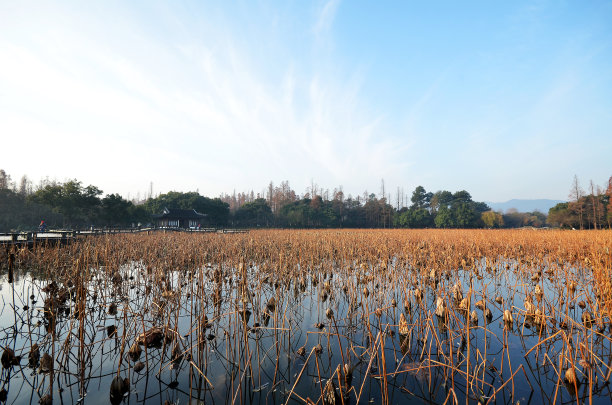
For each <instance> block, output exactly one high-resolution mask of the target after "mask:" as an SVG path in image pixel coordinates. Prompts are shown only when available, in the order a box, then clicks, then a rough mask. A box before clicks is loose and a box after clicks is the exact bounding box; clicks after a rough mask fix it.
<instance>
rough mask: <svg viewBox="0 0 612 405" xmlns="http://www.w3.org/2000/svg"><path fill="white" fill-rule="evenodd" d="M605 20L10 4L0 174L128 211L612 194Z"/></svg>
mask: <svg viewBox="0 0 612 405" xmlns="http://www.w3.org/2000/svg"><path fill="white" fill-rule="evenodd" d="M610 21H612V2H610V1H607V2H605V1H589V2H562V1H558V2H548V1H536V2H520V1H517V2H484V1H483V2H454V1H449V2H409V1H398V2H369V1H337V0H331V1H313V2H308V1H294V2H284V1H283V2H280V1H279V2H268V1H257V2H256V1H241V2H205V1H193V2H169V1H168V2H150V1H141V2H136V1H133V2H121V1H104V2H102V1H99V2H81V1H74V2H70V1H62V2H47V1H45V2H30V1H23V2H21V1H20V2H12V1H0V136H1V137H2V145H0V168H3V169H4V170H6V171H7V172H8V173H10V174H11V175H12V176H13V177H14V178H19V177H20V176H21V175H23V174H27V175H28V176H29V177H30V178H31V179H32V180H34V182H37V181H38V180H39V179H41V178H43V177H46V176H49V177H50V178H56V179H58V180H60V181H63V180H65V179H68V178H75V177H76V178H78V179H79V180H81V181H83V182H84V183H85V184H94V185H97V186H98V187H100V188H101V189H103V190H104V192H105V193H111V192H119V193H121V194H123V195H124V196H128V194H129V195H130V196H131V197H134V196H135V195H136V193H137V192H140V193H141V194H144V192H145V191H146V190H147V188H148V185H149V182H153V185H154V192H156V193H158V192H166V191H170V190H177V191H191V190H199V192H200V193H201V194H204V195H209V196H217V195H219V194H220V193H221V192H228V193H231V192H232V191H233V190H234V189H235V190H236V191H246V190H250V189H254V190H255V192H258V191H261V190H263V189H265V187H266V186H267V184H268V183H269V182H270V181H273V182H274V183H275V184H278V183H280V182H281V181H283V180H288V181H289V182H290V184H291V186H292V187H293V188H294V189H295V190H296V191H297V192H298V193H303V192H304V191H305V190H306V188H307V187H308V186H309V185H310V183H311V181H314V182H316V183H317V184H318V185H319V186H322V187H324V188H329V189H333V188H335V187H338V186H340V185H341V186H342V187H343V189H344V191H345V193H346V194H348V193H351V194H353V195H356V194H362V193H363V191H364V190H368V191H369V192H375V193H378V192H379V191H380V184H381V179H384V181H385V186H386V189H387V191H388V192H390V193H392V195H394V193H395V190H396V188H397V187H402V188H403V189H404V192H405V193H407V194H410V193H411V191H412V190H413V189H414V188H415V187H416V186H417V185H423V186H424V187H425V188H426V189H427V190H428V191H429V190H430V191H436V190H440V189H446V190H450V191H455V190H460V189H465V190H468V191H469V192H470V193H471V194H472V196H473V198H474V199H476V200H479V201H483V200H486V201H504V200H507V199H510V198H553V199H565V198H567V195H568V192H569V188H570V184H571V181H572V178H573V176H574V175H575V174H576V175H578V177H579V179H580V180H581V181H582V183H583V186H584V187H585V188H586V186H587V183H588V182H589V180H593V181H594V182H595V183H596V184H599V185H603V184H604V183H606V182H607V179H608V177H609V176H611V175H612V164H611V162H612V158H611V156H612V131H611V129H612V96H611V95H612V23H610ZM393 198H395V197H393Z"/></svg>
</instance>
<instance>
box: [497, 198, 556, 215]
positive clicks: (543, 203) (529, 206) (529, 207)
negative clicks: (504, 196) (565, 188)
mask: <svg viewBox="0 0 612 405" xmlns="http://www.w3.org/2000/svg"><path fill="white" fill-rule="evenodd" d="M562 202H565V201H561V200H547V199H539V200H519V199H512V200H509V201H505V202H487V205H488V206H489V207H491V209H492V210H493V211H502V212H506V211H508V210H509V209H511V208H514V209H516V210H517V211H518V212H533V211H540V212H541V213H543V214H548V210H549V209H550V208H552V207H554V206H555V205H557V204H559V203H562Z"/></svg>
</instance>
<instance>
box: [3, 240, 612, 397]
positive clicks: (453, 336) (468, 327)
mask: <svg viewBox="0 0 612 405" xmlns="http://www.w3.org/2000/svg"><path fill="white" fill-rule="evenodd" d="M611 252H612V232H610V231H597V232H594V231H591V232H587V231H584V232H581V231H575V232H570V231H566V232H563V231H532V230H520V231H519V230H514V231H510V230H497V231H495V230H413V231H405V230H325V231H321V230H309V231H289V230H285V231H279V230H265V231H255V232H250V233H248V234H177V233H171V234H164V233H156V234H151V235H144V234H130V235H108V236H98V237H90V238H87V239H85V240H82V241H79V242H77V243H74V244H72V245H69V246H65V247H52V248H44V247H41V246H37V247H35V248H34V249H33V250H28V249H21V250H16V249H13V250H7V251H6V252H5V251H2V252H0V263H1V266H2V270H3V283H2V290H1V291H0V292H1V296H2V302H1V310H2V312H1V314H0V321H1V327H2V328H1V330H0V345H1V347H2V349H1V350H2V383H1V384H2V386H1V387H0V400H2V401H7V402H8V403H30V402H40V403H51V401H55V402H56V403H77V402H84V403H108V401H109V400H110V401H111V402H112V403H121V402H124V403H165V402H166V401H167V402H168V403H189V401H190V400H200V401H203V402H206V403H262V402H268V403H324V404H331V403H336V404H342V403H344V404H349V403H350V404H355V403H368V402H374V403H400V402H402V403H403V402H408V401H414V402H415V403H422V402H433V403H475V402H480V403H513V404H516V403H517V402H519V403H529V402H531V403H539V402H543V403H575V402H581V403H586V402H589V403H609V402H610V401H611V400H612V392H611V391H610V385H609V381H610V374H611V373H612V357H611V354H612V351H611V348H612V339H611V337H610V336H611V333H610V330H611V328H612V324H611V321H612V317H611V314H610V311H611V310H612V278H611V276H612V274H611V272H612V256H611Z"/></svg>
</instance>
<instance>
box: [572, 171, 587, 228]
mask: <svg viewBox="0 0 612 405" xmlns="http://www.w3.org/2000/svg"><path fill="white" fill-rule="evenodd" d="M583 196H584V190H582V188H581V187H580V182H579V181H578V176H577V175H574V180H573V181H572V188H571V189H570V194H569V199H570V202H571V204H572V206H573V208H574V210H575V211H576V212H577V213H578V220H579V222H580V229H584V219H583V218H584V207H583V205H582V201H581V199H582V197H583Z"/></svg>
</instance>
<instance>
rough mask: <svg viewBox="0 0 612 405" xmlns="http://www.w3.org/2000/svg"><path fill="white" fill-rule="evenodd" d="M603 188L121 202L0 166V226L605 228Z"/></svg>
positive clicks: (312, 190)
mask: <svg viewBox="0 0 612 405" xmlns="http://www.w3.org/2000/svg"><path fill="white" fill-rule="evenodd" d="M608 183H609V184H608V185H607V188H606V189H605V191H604V189H602V188H600V187H595V186H594V185H593V183H592V182H591V194H588V195H587V194H586V193H585V192H584V191H583V190H582V188H581V187H580V185H579V183H578V180H577V178H575V179H574V183H573V185H572V193H571V194H570V199H569V201H568V202H567V203H563V204H558V205H557V206H555V207H553V208H552V209H551V210H550V212H549V215H548V218H547V216H546V215H545V214H543V213H540V212H531V213H519V212H516V211H515V210H514V211H508V212H506V213H501V212H494V211H492V210H491V209H490V207H489V206H488V205H487V204H485V203H484V202H478V201H474V200H473V199H472V197H471V195H470V193H469V192H467V191H465V190H460V191H456V192H450V191H446V190H440V191H436V192H428V191H427V190H425V188H424V187H422V186H418V187H416V188H415V190H414V191H413V192H412V195H411V196H410V197H408V196H404V194H403V191H401V190H400V189H399V188H398V190H397V194H396V200H395V205H392V204H391V202H390V200H391V195H390V193H386V190H385V187H384V181H383V182H382V183H381V192H380V193H379V194H378V195H376V194H374V193H368V192H367V191H366V192H364V193H363V195H358V196H355V197H353V196H352V195H350V194H349V195H348V196H345V194H344V192H343V191H342V187H339V188H337V189H334V190H333V191H329V190H324V189H322V188H320V187H319V186H318V185H316V184H314V183H313V184H311V186H310V187H309V188H308V189H307V190H306V192H305V193H304V194H303V195H301V196H300V195H299V194H297V193H296V192H295V191H294V190H292V189H291V187H290V186H289V182H287V181H285V182H282V183H281V184H280V185H278V186H276V187H275V186H274V184H273V183H270V184H269V186H268V187H267V189H266V190H264V191H262V192H261V193H255V192H253V191H250V192H248V193H246V192H245V193H233V194H232V195H228V194H223V195H221V196H220V197H219V198H209V197H205V196H202V195H200V194H199V193H198V192H176V191H171V192H168V193H164V194H159V195H157V196H153V195H150V196H149V198H147V199H146V200H144V201H135V200H134V201H129V200H127V199H125V198H123V197H122V196H121V195H119V194H106V195H104V196H103V191H102V190H100V189H99V188H98V187H96V186H94V185H87V186H85V185H83V183H82V182H80V181H78V180H76V179H71V180H68V181H65V182H63V183H62V182H58V181H55V180H48V179H45V180H43V181H41V182H40V183H39V184H38V185H37V186H36V187H34V186H33V185H32V183H31V181H30V180H29V179H28V178H27V177H26V176H24V177H23V178H22V179H21V181H19V182H13V181H12V179H11V177H10V176H9V175H8V174H7V173H6V172H5V171H4V170H0V231H8V230H29V229H33V228H34V227H36V225H38V223H39V222H40V220H41V219H42V220H45V221H46V222H47V224H48V226H50V227H58V228H84V227H90V226H95V227H130V226H136V225H143V226H145V225H149V224H151V223H152V221H153V217H152V216H153V214H158V213H160V212H161V211H162V210H163V209H164V208H166V207H167V208H180V209H195V210H196V211H198V212H200V213H204V214H206V215H207V217H206V219H205V220H204V221H203V223H202V225H203V226H213V227H223V226H231V227H248V228H255V227H278V228H331V227H333V228H391V227H393V228H513V227H524V226H533V227H542V226H547V225H552V226H560V227H566V228H572V227H574V228H576V229H578V228H580V229H589V228H602V227H607V228H609V227H610V222H611V220H612V210H610V211H609V210H608V203H609V201H610V197H611V196H612V178H611V179H610V181H609V182H608Z"/></svg>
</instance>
